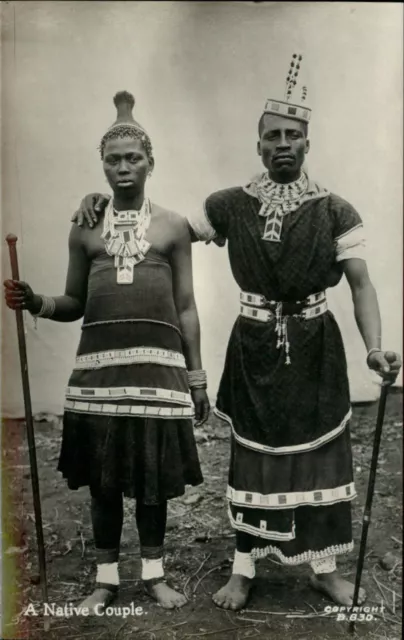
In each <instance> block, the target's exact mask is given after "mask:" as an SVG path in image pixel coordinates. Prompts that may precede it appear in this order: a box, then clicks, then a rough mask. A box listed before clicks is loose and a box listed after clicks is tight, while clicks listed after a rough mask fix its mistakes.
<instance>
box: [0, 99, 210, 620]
mask: <svg viewBox="0 0 404 640" xmlns="http://www.w3.org/2000/svg"><path fill="white" fill-rule="evenodd" d="M114 103H115V105H116V107H117V120H116V122H115V123H114V124H113V126H112V127H110V129H109V130H108V131H107V132H106V134H105V135H104V136H103V138H102V140H101V146H100V150H101V158H102V161H103V168H104V172H105V175H106V177H107V180H108V182H109V184H110V186H111V189H112V191H113V197H112V199H111V202H110V205H109V207H108V208H107V210H106V211H105V213H104V216H103V229H100V227H98V228H96V229H88V228H86V229H80V228H79V227H78V226H77V225H73V228H72V230H71V233H70V238H69V267H68V274H67V283H66V290H65V295H63V296H59V297H56V298H53V297H52V298H49V297H45V296H39V295H36V294H34V293H33V291H32V289H31V288H30V287H29V285H27V284H26V283H24V282H16V281H6V282H5V287H6V301H7V304H8V306H9V307H10V308H12V309H17V308H19V309H27V310H28V311H30V312H31V313H32V314H33V315H35V316H37V317H44V318H49V319H51V320H54V321H57V322H72V321H74V320H77V319H79V318H81V317H82V316H83V315H84V323H83V325H82V335H81V340H80V344H79V348H78V352H77V358H76V364H75V368H74V371H73V373H72V375H71V377H70V380H69V386H68V388H67V399H66V404H65V413H64V424H63V441H62V449H61V455H60V460H59V467H58V468H59V470H60V471H61V472H62V473H63V475H64V477H65V478H66V479H67V483H68V486H69V488H71V489H78V488H79V487H81V486H89V488H90V492H91V515H92V524H93V530H94V540H95V546H96V554H97V577H96V589H95V591H94V593H92V594H91V595H90V596H89V597H88V598H87V599H86V600H85V601H84V602H83V603H82V605H81V607H82V608H83V609H84V608H88V609H89V611H90V613H97V612H98V613H99V612H100V611H102V607H105V606H106V605H107V604H108V603H109V602H111V600H112V599H113V597H114V595H115V594H116V592H117V589H118V586H119V574H118V558H119V545H120V539H121V532H122V522H123V495H124V496H126V497H129V498H136V520H137V526H138V532H139V538H140V547H141V558H142V578H143V580H144V585H145V588H146V591H147V592H148V593H149V594H150V595H151V596H152V597H153V598H155V600H157V602H158V603H159V604H160V605H161V606H162V607H165V608H173V607H181V606H183V605H184V604H185V603H186V599H185V597H184V596H183V595H182V594H180V593H178V592H177V591H175V590H174V589H172V588H171V587H169V586H168V585H167V584H166V582H165V579H164V569H163V542H164V535H165V527H166V516H167V500H169V499H171V498H175V497H177V496H180V495H182V494H183V493H184V489H185V485H186V484H191V485H197V484H200V483H201V482H202V474H201V470H200V466H199V460H198V454H197V449H196V444H195V440H194V435H193V423H192V416H193V408H192V402H193V404H194V405H195V414H196V418H197V420H198V421H199V422H200V423H202V422H204V421H205V420H206V419H207V416H208V413H209V402H208V398H207V393H206V373H205V372H204V371H203V369H202V364H201V355H200V335H199V320H198V314H197V309H196V306H195V300H194V293H193V285H192V262H191V241H190V234H189V231H188V227H187V223H186V222H185V221H184V219H183V218H182V217H180V216H179V215H177V214H176V213H173V212H171V211H167V210H165V209H163V208H161V207H159V206H157V205H155V204H152V203H151V202H150V201H149V199H148V198H147V197H146V196H145V183H146V179H147V177H148V175H150V174H151V172H152V170H153V166H154V159H153V152H152V146H151V141H150V138H149V136H148V134H147V133H146V131H145V130H144V129H143V127H142V126H141V125H140V124H139V123H137V122H136V121H135V120H134V119H133V116H132V109H133V106H134V99H133V96H131V94H128V93H127V92H121V93H118V94H117V95H116V96H115V98H114ZM101 231H102V233H101ZM190 390H191V393H190V392H189V391H190ZM100 608H101V609H100Z"/></svg>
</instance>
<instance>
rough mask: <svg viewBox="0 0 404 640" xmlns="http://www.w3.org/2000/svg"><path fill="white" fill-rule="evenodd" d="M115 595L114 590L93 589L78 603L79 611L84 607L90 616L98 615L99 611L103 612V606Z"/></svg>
mask: <svg viewBox="0 0 404 640" xmlns="http://www.w3.org/2000/svg"><path fill="white" fill-rule="evenodd" d="M115 596H116V593H115V592H114V591H109V589H95V590H94V591H93V593H92V594H91V595H90V596H88V597H87V598H86V599H85V600H83V602H81V603H80V604H79V606H78V609H79V613H80V611H82V610H83V609H86V610H87V611H88V615H90V616H95V615H97V614H98V615H99V614H100V613H103V611H104V609H105V607H107V606H108V605H109V604H110V603H111V602H112V600H113V599H114V598H115Z"/></svg>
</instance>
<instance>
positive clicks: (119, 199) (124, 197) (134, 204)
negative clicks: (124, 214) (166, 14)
mask: <svg viewBox="0 0 404 640" xmlns="http://www.w3.org/2000/svg"><path fill="white" fill-rule="evenodd" d="M143 202H144V191H142V192H141V193H136V194H134V193H133V192H132V193H127V194H126V193H124V194H122V193H118V194H117V193H114V209H115V210H116V211H132V210H135V211H139V210H140V209H141V208H142V205H143Z"/></svg>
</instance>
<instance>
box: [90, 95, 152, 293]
mask: <svg viewBox="0 0 404 640" xmlns="http://www.w3.org/2000/svg"><path fill="white" fill-rule="evenodd" d="M114 105H115V107H116V110H117V118H116V120H115V122H114V124H113V125H112V126H111V127H109V129H108V131H107V132H106V133H105V134H104V136H103V137H102V139H101V143H100V153H101V158H102V159H103V157H104V151H105V145H106V144H107V142H108V141H109V140H114V139H117V138H132V139H134V140H140V141H141V142H142V144H143V146H144V149H145V151H146V154H147V157H148V159H149V161H151V162H153V149H152V145H151V141H150V137H149V135H148V133H147V132H146V130H145V129H144V128H143V127H142V125H141V124H139V123H138V122H136V120H135V119H134V117H133V115H132V111H133V107H134V106H135V99H134V97H133V95H132V94H131V93H129V92H128V91H119V92H118V93H117V94H116V95H115V97H114ZM150 219H151V204H150V200H149V199H148V198H145V199H144V201H143V205H142V207H141V209H140V210H139V211H116V212H115V211H114V206H113V199H112V198H111V200H110V201H109V203H108V205H107V208H106V211H105V216H104V230H103V233H102V236H101V237H102V238H103V240H104V243H105V250H106V252H107V254H108V255H110V256H113V257H114V265H115V268H116V269H117V283H118V284H131V283H132V282H133V277H134V267H135V266H136V265H137V264H139V263H140V262H143V260H144V259H145V255H146V253H147V252H148V250H149V249H150V246H151V245H150V243H149V242H148V241H147V240H146V233H147V230H148V228H149V225H150Z"/></svg>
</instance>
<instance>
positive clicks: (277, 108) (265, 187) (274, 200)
mask: <svg viewBox="0 0 404 640" xmlns="http://www.w3.org/2000/svg"><path fill="white" fill-rule="evenodd" d="M302 60H303V56H301V55H298V54H297V53H294V54H293V56H292V60H291V63H290V66H289V71H288V74H287V76H286V83H285V96H284V100H279V99H277V98H268V100H267V101H266V103H265V107H264V111H263V113H262V116H264V115H265V114H271V115H275V116H282V117H284V118H290V119H291V120H298V121H300V122H304V123H305V124H306V125H308V123H309V121H310V116H311V109H310V108H309V107H308V106H307V105H306V98H307V87H306V86H303V87H302V88H301V94H300V95H301V97H300V99H299V100H296V91H297V90H296V86H297V81H298V78H299V74H300V67H301V62H302ZM292 99H293V102H291V100H292ZM254 188H255V191H256V194H257V197H258V198H259V200H260V201H261V203H262V206H261V209H260V212H259V215H260V216H262V217H264V218H266V224H265V229H264V233H263V236H262V238H263V240H266V241H268V242H280V241H281V234H282V226H283V218H284V216H285V215H287V214H290V213H293V212H294V211H296V210H297V209H298V208H299V207H300V205H301V204H302V202H303V200H304V198H305V195H306V192H307V188H308V178H307V175H306V174H305V173H304V171H302V172H301V175H300V177H299V178H298V179H297V180H296V181H294V182H290V183H287V184H281V183H277V182H274V181H273V180H272V179H271V178H270V177H269V175H268V173H267V172H265V173H264V174H262V175H261V176H259V178H258V180H256V181H255V184H254Z"/></svg>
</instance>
